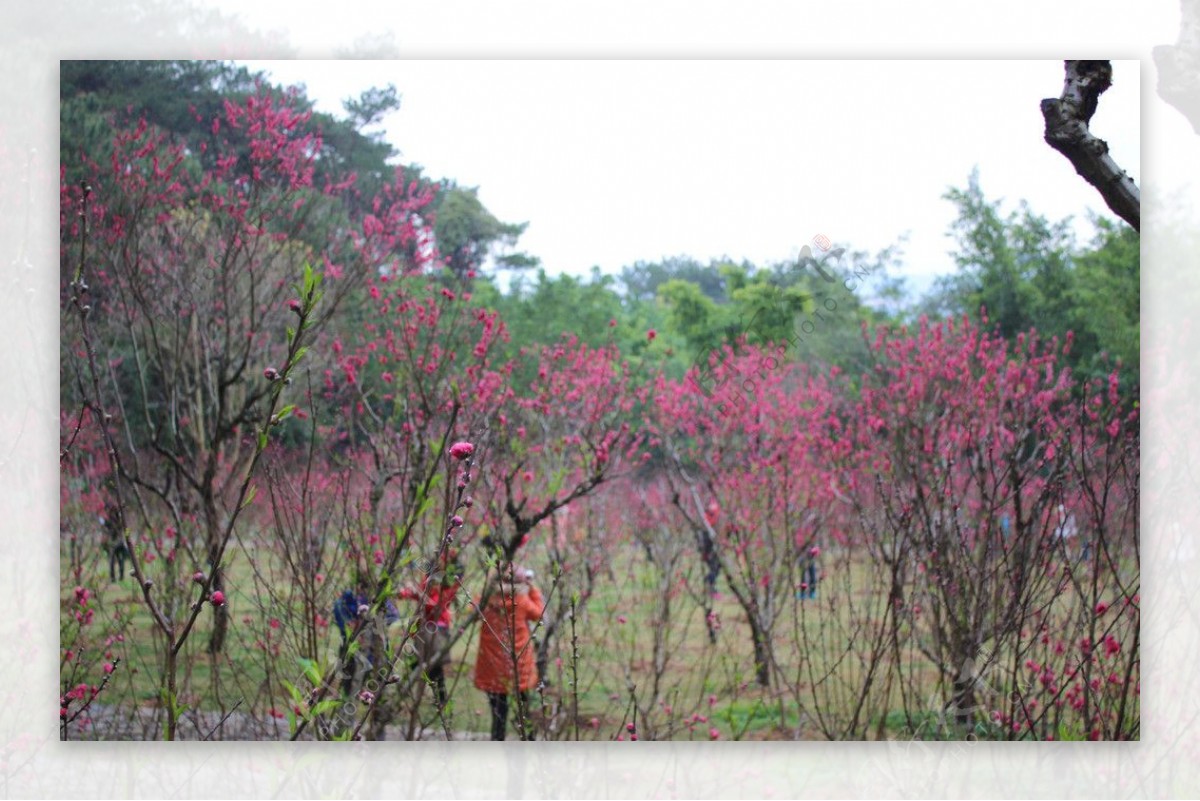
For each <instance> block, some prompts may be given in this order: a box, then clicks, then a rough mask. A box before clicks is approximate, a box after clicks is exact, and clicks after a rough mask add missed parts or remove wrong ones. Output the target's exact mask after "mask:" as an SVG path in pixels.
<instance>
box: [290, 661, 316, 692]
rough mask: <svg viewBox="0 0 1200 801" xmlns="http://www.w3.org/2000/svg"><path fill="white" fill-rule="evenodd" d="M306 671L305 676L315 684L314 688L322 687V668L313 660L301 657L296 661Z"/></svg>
mask: <svg viewBox="0 0 1200 801" xmlns="http://www.w3.org/2000/svg"><path fill="white" fill-rule="evenodd" d="M296 661H297V662H299V663H300V667H301V668H302V669H303V670H304V676H305V678H307V679H308V680H309V681H311V682H312V683H313V686H314V687H320V686H321V666H320V665H319V664H317V662H316V661H314V660H312V659H305V658H304V657H301V658H299V659H297V660H296Z"/></svg>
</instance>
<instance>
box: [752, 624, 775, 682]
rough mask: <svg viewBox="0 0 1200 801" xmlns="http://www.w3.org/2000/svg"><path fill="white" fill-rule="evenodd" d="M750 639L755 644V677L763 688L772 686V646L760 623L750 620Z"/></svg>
mask: <svg viewBox="0 0 1200 801" xmlns="http://www.w3.org/2000/svg"><path fill="white" fill-rule="evenodd" d="M750 637H751V640H752V641H753V643H754V676H755V679H757V681H758V683H759V685H760V686H762V687H770V686H771V658H770V654H771V651H770V644H769V643H768V642H767V633H766V632H765V631H763V630H762V627H761V626H759V624H758V621H757V620H755V619H754V618H753V617H751V618H750Z"/></svg>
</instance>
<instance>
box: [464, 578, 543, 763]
mask: <svg viewBox="0 0 1200 801" xmlns="http://www.w3.org/2000/svg"><path fill="white" fill-rule="evenodd" d="M508 571H509V574H508V575H506V576H504V577H503V579H500V580H497V578H498V577H497V576H495V575H493V577H492V579H491V580H490V581H489V582H488V587H489V591H488V592H485V593H484V596H483V598H482V599H477V600H476V603H477V604H482V612H481V627H480V634H479V657H478V659H477V660H476V662H475V686H476V687H477V688H478V689H480V690H483V691H484V692H485V693H487V697H488V706H490V707H491V711H492V739H493V740H503V739H504V734H505V731H506V729H507V726H508V703H509V701H508V698H509V696H510V695H513V694H516V695H518V717H517V731H518V732H519V733H520V735H521V739H523V740H532V739H533V732H532V730H531V729H530V726H529V721H528V718H527V715H526V710H528V708H529V696H528V692H529V690H531V689H533V688H534V687H536V686H537V684H538V674H537V663H536V661H535V659H534V649H533V645H532V644H531V642H530V634H529V624H530V623H532V622H536V621H538V620H541V619H542V613H543V612H544V611H545V603H544V601H543V600H542V593H541V591H540V590H538V588H537V587H535V586H533V584H532V583H531V579H532V578H533V571H531V570H526V569H524V568H513V567H512V566H511V565H509V566H508ZM514 657H515V658H514Z"/></svg>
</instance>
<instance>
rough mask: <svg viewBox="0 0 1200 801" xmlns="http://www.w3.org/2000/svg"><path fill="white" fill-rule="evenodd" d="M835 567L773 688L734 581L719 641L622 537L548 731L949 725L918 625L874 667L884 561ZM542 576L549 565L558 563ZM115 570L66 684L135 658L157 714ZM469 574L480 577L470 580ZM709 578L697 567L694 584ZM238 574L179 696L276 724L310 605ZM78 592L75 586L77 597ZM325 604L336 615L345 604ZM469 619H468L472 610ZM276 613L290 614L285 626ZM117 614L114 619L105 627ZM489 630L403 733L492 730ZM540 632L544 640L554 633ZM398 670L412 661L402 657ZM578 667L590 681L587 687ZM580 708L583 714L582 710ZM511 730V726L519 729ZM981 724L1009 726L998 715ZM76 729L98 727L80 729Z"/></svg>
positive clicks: (154, 653)
mask: <svg viewBox="0 0 1200 801" xmlns="http://www.w3.org/2000/svg"><path fill="white" fill-rule="evenodd" d="M257 558H258V559H259V565H258V567H259V580H260V581H261V578H262V576H263V575H266V574H269V573H270V571H269V570H264V569H263V568H264V565H263V562H262V556H261V554H260V555H258V557H257ZM531 564H535V565H536V564H537V563H536V561H533V562H531ZM830 564H831V565H832V567H831V575H830V576H828V577H827V578H826V579H825V580H824V581H823V582H822V584H821V587H820V590H821V591H820V595H819V598H818V599H816V600H804V601H800V600H797V599H796V598H795V594H794V593H792V592H785V593H784V596H783V597H784V603H783V604H782V607H781V608H780V610H779V612H778V619H777V621H776V624H775V630H774V636H773V638H772V643H773V648H774V665H773V667H772V684H771V686H770V687H761V686H759V685H758V684H757V682H756V681H755V670H754V650H753V648H752V643H751V639H750V633H749V627H748V626H747V623H746V614H745V612H744V610H743V609H742V608H741V606H740V605H739V604H738V602H737V601H736V599H735V598H734V596H733V595H732V594H731V593H730V592H729V591H728V587H727V586H726V584H725V581H724V579H722V581H721V582H719V584H718V589H719V597H718V598H716V599H714V600H713V601H712V611H713V612H714V613H716V615H717V616H718V617H719V620H720V631H719V633H718V637H717V641H716V643H715V644H714V643H711V642H710V641H709V637H708V632H707V629H706V626H705V617H704V610H703V608H702V607H701V605H700V603H699V602H698V601H699V597H698V596H697V595H696V594H694V591H693V593H689V592H687V591H684V590H683V589H682V588H683V587H684V586H685V585H680V589H679V590H677V591H676V592H675V595H674V597H672V598H670V599H669V604H670V605H669V610H667V609H664V606H663V604H664V597H665V596H664V593H662V592H660V591H658V589H657V588H658V587H659V586H660V583H659V578H660V577H659V576H658V574H657V573H656V572H655V570H654V569H653V568H652V566H650V565H649V563H648V562H647V560H646V557H645V555H644V553H643V551H642V549H641V548H639V547H636V546H629V547H626V548H623V549H621V550H619V551H618V552H617V553H615V554H614V555H613V558H612V561H611V569H610V570H609V571H607V572H606V573H605V574H604V575H602V576H600V577H599V578H597V580H596V584H595V588H594V592H593V594H592V595H591V597H590V598H589V599H588V602H587V604H586V606H585V607H584V608H582V609H580V610H579V612H578V615H577V618H576V621H575V631H576V637H577V639H576V648H575V649H573V648H572V637H571V630H570V628H569V625H570V624H569V621H563V622H562V623H561V624H560V628H559V629H558V631H556V632H555V633H554V635H553V640H552V647H551V649H550V652H549V658H548V660H547V664H546V671H545V674H544V675H543V676H542V679H543V680H544V682H545V687H544V688H543V690H542V691H541V692H540V693H535V694H534V695H533V704H532V705H533V706H534V707H535V709H536V710H537V711H536V713H535V715H534V718H535V721H536V725H537V726H538V731H539V739H576V738H578V739H616V738H618V737H619V738H627V737H631V736H632V735H634V734H636V735H638V736H639V738H640V739H698V740H709V739H718V738H719V739H791V740H796V739H825V738H829V737H838V738H852V739H875V738H911V737H914V736H921V737H922V738H925V739H928V738H931V737H935V736H941V735H940V734H939V733H938V729H937V726H936V723H937V719H938V718H939V712H940V704H941V703H942V701H943V700H944V693H943V690H944V688H943V687H942V686H941V685H940V679H941V674H940V671H939V670H938V669H937V668H936V666H935V664H934V663H933V662H932V661H931V660H930V659H928V658H926V657H925V656H923V655H922V654H921V653H919V650H918V645H919V640H920V637H919V636H917V634H916V633H915V632H908V633H909V634H911V635H912V636H911V637H910V638H909V640H908V641H907V642H906V643H905V645H904V650H903V652H900V653H890V652H889V653H887V654H886V658H887V659H897V660H898V664H899V665H900V668H899V669H898V670H896V671H895V673H896V674H898V675H900V676H901V677H902V679H901V680H895V679H894V678H892V677H891V674H890V672H888V671H885V670H881V669H879V668H878V667H876V668H874V673H873V672H872V671H873V667H872V665H873V664H874V662H873V660H872V658H871V653H872V648H874V647H876V645H875V641H876V640H875V638H877V636H878V635H879V633H880V632H881V631H882V630H883V629H882V621H883V620H884V619H885V615H884V611H885V608H886V600H885V599H884V597H883V595H882V594H881V592H880V589H879V588H878V587H874V586H872V584H873V581H872V578H871V576H872V572H871V570H870V569H869V565H867V564H865V563H862V562H856V561H852V560H849V559H845V560H842V561H840V562H834V561H833V560H831V561H830ZM689 569H690V571H691V572H690V573H689V574H688V578H689V579H695V578H696V576H698V574H699V571H698V568H687V567H685V570H689ZM538 574H539V576H548V575H550V571H549V570H546V571H542V570H539V573H538ZM103 578H104V581H98V582H96V590H97V596H96V598H95V599H94V601H93V604H94V608H95V609H96V610H97V611H96V614H97V618H98V619H99V620H100V621H102V623H103V624H104V626H108V625H109V623H110V622H111V626H109V628H111V630H112V631H114V632H115V631H120V632H123V636H122V637H121V638H120V639H116V638H115V637H114V639H113V640H112V641H111V642H110V643H109V644H107V645H105V642H106V641H107V639H108V637H107V636H104V637H102V638H98V637H97V634H96V632H95V631H91V630H90V629H92V628H96V626H95V624H93V626H92V627H89V631H88V635H87V636H88V637H89V638H90V639H92V640H93V643H94V648H95V649H97V650H91V649H87V650H85V652H84V656H83V657H76V659H75V660H74V662H73V663H71V664H67V665H65V666H64V670H63V684H64V686H66V687H69V686H73V681H74V680H73V679H72V678H70V677H71V676H72V675H73V674H72V671H73V670H74V671H78V672H79V673H80V675H86V678H81V679H79V680H82V681H87V682H90V683H96V677H95V667H93V668H92V669H91V670H87V669H84V668H82V667H75V665H87V664H88V659H89V658H91V659H92V660H100V661H107V660H108V659H109V657H108V654H111V656H112V657H116V658H119V659H120V664H119V665H118V668H117V670H116V671H115V672H114V673H113V675H112V677H111V679H110V683H109V685H108V686H107V687H106V688H105V690H104V692H103V694H102V697H101V700H100V701H99V702H102V703H103V704H104V705H106V706H108V707H116V708H117V709H121V710H126V712H129V711H131V710H133V709H134V708H140V709H142V710H143V712H150V716H151V717H153V713H152V712H151V711H158V712H161V707H162V700H161V693H160V682H161V678H160V675H159V668H158V667H157V666H158V665H159V664H161V661H162V659H161V654H160V652H161V649H162V638H161V635H159V634H158V633H157V631H156V629H155V627H154V625H153V623H152V620H151V618H150V616H149V614H148V612H147V611H146V608H145V606H144V604H143V603H142V602H141V600H140V590H139V589H138V588H137V587H136V586H135V582H134V580H133V579H132V577H127V578H126V579H125V580H124V581H123V582H119V583H110V582H108V580H107V579H108V577H107V575H104V576H103ZM470 578H471V577H470V574H469V575H468V580H467V584H466V586H467V587H468V588H469V589H470V588H472V585H471V581H470ZM476 583H477V582H476ZM697 583H698V580H689V581H688V582H686V586H688V587H691V586H692V585H693V584H697ZM227 586H228V587H229V588H230V589H229V592H228V595H229V599H230V600H229V609H230V612H231V615H232V625H231V628H230V633H229V639H228V640H227V644H226V650H225V652H224V653H223V654H221V655H219V656H218V657H216V658H214V657H212V656H210V655H209V654H208V653H207V652H206V644H207V641H208V636H209V632H210V628H211V621H212V616H211V613H209V612H208V610H205V612H204V613H203V614H202V615H201V617H200V619H199V621H198V628H197V630H196V631H195V632H194V634H193V635H192V636H191V638H190V639H189V640H188V643H187V645H186V646H185V648H184V650H183V652H182V657H181V660H180V665H181V675H180V679H179V687H180V688H181V690H180V695H179V701H180V703H182V704H183V705H185V706H186V707H187V708H189V709H192V710H196V711H199V712H206V713H213V715H215V716H216V717H218V718H219V717H220V716H221V715H224V714H226V713H230V712H233V713H234V714H238V715H245V716H250V717H251V718H254V719H258V720H263V721H269V722H272V723H276V722H277V721H279V720H280V719H282V718H284V717H285V715H286V713H287V710H288V709H289V708H290V706H291V703H292V702H291V700H290V698H289V696H288V692H287V690H286V688H285V682H291V683H293V684H295V685H297V686H301V687H303V686H305V685H304V680H303V669H302V667H301V665H300V662H299V657H300V653H299V651H298V645H297V638H296V637H295V636H294V635H293V634H292V633H291V629H292V627H291V626H290V624H289V619H288V618H289V615H294V614H297V612H296V610H288V609H286V608H284V607H281V606H279V605H278V604H277V603H275V604H273V606H272V611H271V613H270V614H269V615H267V614H263V613H261V612H259V611H258V609H257V606H258V602H257V600H256V598H255V592H254V591H247V590H246V588H252V587H254V586H255V584H254V581H253V577H252V576H251V570H250V567H249V560H248V559H247V558H246V557H245V555H244V554H242V553H238V554H237V555H236V556H235V557H234V559H233V560H232V562H231V567H230V570H229V574H228V580H227ZM540 586H541V587H542V589H543V592H545V593H546V595H547V598H548V608H549V609H551V610H553V609H554V608H555V606H556V604H558V603H560V602H561V600H562V598H563V597H564V595H563V594H564V593H569V592H570V587H569V586H568V582H564V583H563V585H562V586H556V585H555V584H554V583H553V582H552V581H551V582H549V583H543V584H541V585H540ZM335 589H339V590H340V588H334V587H330V588H329V593H328V594H329V596H330V598H332V597H333V596H334V595H335V591H334V590H335ZM70 594H71V593H70V592H69V591H65V592H64V597H67V598H69V597H70ZM461 596H462V597H460V598H459V601H460V602H464V601H465V600H466V596H467V593H466V592H463V593H461ZM399 605H400V607H401V609H402V611H403V612H407V611H409V610H410V609H411V606H405V605H404V602H400V604H399ZM66 606H69V603H64V607H66ZM64 614H65V613H64ZM668 614H669V617H668V619H667V622H666V623H665V624H664V623H662V620H663V618H664V617H667V616H668ZM325 617H326V618H329V619H330V620H331V619H332V614H328V613H327V614H326V615H325ZM458 617H459V619H460V620H461V619H463V618H465V617H466V614H465V610H460V611H459V614H458ZM272 620H274V621H278V623H277V625H278V627H277V628H276V627H273V624H272ZM104 626H102V627H100V629H99V630H100V631H105V630H106V629H105V628H104ZM403 633H404V632H403V626H400V625H394V626H393V627H392V630H391V636H392V638H393V642H398V641H399V640H400V639H401V638H402V636H403ZM477 634H478V626H472V627H470V628H469V629H468V630H467V631H466V632H465V633H464V634H463V636H462V637H461V638H460V639H459V640H458V641H457V642H456V644H455V645H454V647H453V648H452V651H451V659H450V663H449V665H448V668H447V684H448V689H449V692H450V703H449V704H448V706H447V709H446V710H445V714H444V716H443V717H441V718H439V717H438V715H437V712H436V710H435V709H434V706H433V704H432V703H431V702H430V695H431V694H430V693H429V692H428V691H427V690H425V691H423V693H422V699H421V701H420V703H419V706H418V707H417V714H416V715H415V716H414V715H412V714H411V710H408V709H394V712H395V715H394V717H393V718H392V720H391V724H392V726H393V727H394V728H392V729H389V730H388V732H387V735H388V736H389V737H393V738H402V737H406V736H411V735H412V734H414V733H415V732H418V731H421V730H440V731H442V732H447V731H449V732H453V733H456V734H462V733H473V734H474V735H475V736H477V737H483V736H486V732H487V731H488V728H489V715H488V706H487V700H486V697H485V695H484V694H483V693H482V692H480V691H479V690H477V689H476V688H475V687H474V686H473V682H472V677H473V669H474V661H475V654H476V638H477ZM64 636H65V635H64ZM535 636H539V637H544V636H545V631H544V630H541V631H538V632H535ZM338 643H339V635H338V632H337V629H336V627H335V626H333V625H332V622H330V623H329V625H328V627H327V628H324V629H323V636H322V639H321V646H320V648H321V650H320V652H319V653H318V654H317V655H316V656H317V660H318V661H319V662H321V663H323V664H324V665H325V666H327V667H326V669H328V666H330V665H332V664H333V663H334V661H335V659H336V655H337V648H338ZM66 646H67V643H66V642H65V641H64V647H66ZM100 651H105V652H106V653H105V654H103V655H102V654H101V653H100ZM573 654H574V655H573ZM875 661H879V660H878V659H877V660H875ZM92 664H93V665H94V664H97V663H96V662H94V661H93V662H92ZM893 664H896V663H893ZM398 669H399V670H400V671H403V670H404V669H405V666H404V663H403V661H402V660H401V661H400V662H399V667H398ZM885 673H886V674H887V675H884V674H885ZM875 674H878V675H875ZM573 677H577V679H578V686H577V687H575V685H574V684H573V681H572V679H573ZM399 700H400V699H399V698H396V699H393V700H392V702H390V703H389V705H388V708H393V707H400V706H404V705H403V704H400V703H399ZM576 705H577V709H578V715H577V716H576V715H573V714H571V712H572V710H574V709H575V708H576ZM905 708H907V710H908V712H907V713H906V712H905V711H904V709H905ZM160 717H161V715H160ZM943 720H944V719H943ZM630 724H632V725H633V731H630V729H629V726H630ZM277 725H278V724H277ZM1052 730H1053V731H1054V733H1055V734H1057V735H1058V736H1059V738H1063V737H1069V736H1071V735H1072V734H1073V732H1071V731H1069V730H1066V729H1060V728H1058V727H1055V728H1053V729H1052ZM511 731H512V730H511V729H510V737H512V736H515V735H514V734H511ZM975 733H976V734H980V735H984V736H987V735H989V733H990V734H995V732H989V731H988V729H987V728H986V726H985V727H983V728H979V729H978V731H977V732H975ZM1074 734H1075V735H1078V734H1079V732H1074ZM75 736H83V737H87V736H89V734H88V732H87V731H86V729H80V730H79V731H77V732H76V733H75ZM90 736H103V735H102V733H96V734H92V735H90Z"/></svg>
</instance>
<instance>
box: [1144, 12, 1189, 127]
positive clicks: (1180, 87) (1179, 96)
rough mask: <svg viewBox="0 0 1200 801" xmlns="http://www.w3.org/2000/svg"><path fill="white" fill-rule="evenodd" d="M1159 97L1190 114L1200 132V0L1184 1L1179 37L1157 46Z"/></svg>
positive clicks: (1185, 114)
mask: <svg viewBox="0 0 1200 801" xmlns="http://www.w3.org/2000/svg"><path fill="white" fill-rule="evenodd" d="M1154 66H1155V67H1157V68H1158V96H1159V97H1161V98H1162V99H1163V100H1165V101H1167V102H1168V103H1170V104H1171V105H1172V106H1174V107H1175V108H1176V109H1178V110H1179V112H1180V113H1181V114H1183V116H1185V117H1187V119H1188V122H1190V123H1191V124H1192V130H1193V131H1195V132H1196V133H1197V134H1200V0H1180V3H1179V38H1178V39H1176V40H1175V44H1174V45H1158V46H1156V47H1155V48H1154Z"/></svg>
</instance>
